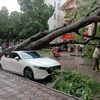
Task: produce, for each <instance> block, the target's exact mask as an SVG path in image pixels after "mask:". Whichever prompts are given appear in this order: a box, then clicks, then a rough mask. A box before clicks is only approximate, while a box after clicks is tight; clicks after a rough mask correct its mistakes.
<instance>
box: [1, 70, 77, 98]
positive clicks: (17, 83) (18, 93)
mask: <svg viewBox="0 0 100 100" xmlns="http://www.w3.org/2000/svg"><path fill="white" fill-rule="evenodd" d="M0 100H79V99H78V98H75V97H72V96H70V95H67V94H63V93H61V92H59V91H56V90H53V89H50V88H47V87H46V86H45V85H41V84H39V83H37V82H34V81H31V80H28V79H25V78H23V77H21V76H17V75H15V74H11V73H9V72H5V71H3V70H0Z"/></svg>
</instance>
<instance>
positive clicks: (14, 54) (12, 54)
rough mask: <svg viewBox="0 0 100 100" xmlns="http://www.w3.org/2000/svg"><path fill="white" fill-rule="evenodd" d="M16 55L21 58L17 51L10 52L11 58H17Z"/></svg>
mask: <svg viewBox="0 0 100 100" xmlns="http://www.w3.org/2000/svg"><path fill="white" fill-rule="evenodd" d="M15 57H19V59H21V58H20V56H19V55H18V54H17V53H10V54H9V58H15Z"/></svg>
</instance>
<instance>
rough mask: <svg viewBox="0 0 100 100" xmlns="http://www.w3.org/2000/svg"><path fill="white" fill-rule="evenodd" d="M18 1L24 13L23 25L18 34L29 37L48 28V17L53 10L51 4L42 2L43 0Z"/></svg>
mask: <svg viewBox="0 0 100 100" xmlns="http://www.w3.org/2000/svg"><path fill="white" fill-rule="evenodd" d="M18 3H19V4H20V7H21V10H22V11H23V12H24V15H25V17H24V16H23V17H24V18H23V19H24V21H25V26H24V29H23V31H22V32H21V33H20V36H24V37H26V36H27V37H29V36H31V35H34V34H36V33H38V32H39V31H42V30H47V29H48V28H49V27H48V19H49V18H50V17H51V16H52V14H53V12H54V8H53V6H51V5H46V4H44V0H18Z"/></svg>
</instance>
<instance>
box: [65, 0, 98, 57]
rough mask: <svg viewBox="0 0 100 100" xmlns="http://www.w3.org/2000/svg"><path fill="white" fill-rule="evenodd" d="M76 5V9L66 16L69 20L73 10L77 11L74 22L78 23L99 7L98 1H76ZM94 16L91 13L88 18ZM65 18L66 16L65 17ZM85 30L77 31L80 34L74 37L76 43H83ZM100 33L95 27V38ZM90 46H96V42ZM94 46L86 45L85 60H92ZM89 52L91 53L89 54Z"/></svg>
mask: <svg viewBox="0 0 100 100" xmlns="http://www.w3.org/2000/svg"><path fill="white" fill-rule="evenodd" d="M76 4H77V9H73V10H72V11H71V12H70V13H69V14H68V16H70V18H71V17H72V15H73V13H74V12H75V10H77V16H76V18H75V19H74V22H76V21H78V20H79V19H81V18H82V17H83V16H86V14H87V13H88V12H90V11H92V10H94V9H95V8H96V7H98V6H99V5H100V1H98V0H76ZM93 14H94V12H92V13H91V14H90V16H92V15H93ZM66 17H67V16H66ZM85 30H86V29H85V28H84V27H83V28H81V29H80V30H79V33H81V35H76V40H77V41H84V38H83V32H85ZM99 32H100V27H99V26H98V27H97V31H96V36H99V34H100V33H99ZM90 43H91V44H97V43H98V41H97V40H94V41H91V42H90ZM94 48H95V47H94V46H92V45H86V46H85V49H84V53H85V54H86V56H85V57H86V58H92V54H93V51H94ZM90 51H91V52H90Z"/></svg>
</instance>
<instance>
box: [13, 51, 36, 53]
mask: <svg viewBox="0 0 100 100" xmlns="http://www.w3.org/2000/svg"><path fill="white" fill-rule="evenodd" d="M12 52H13V53H21V52H35V51H12Z"/></svg>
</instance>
